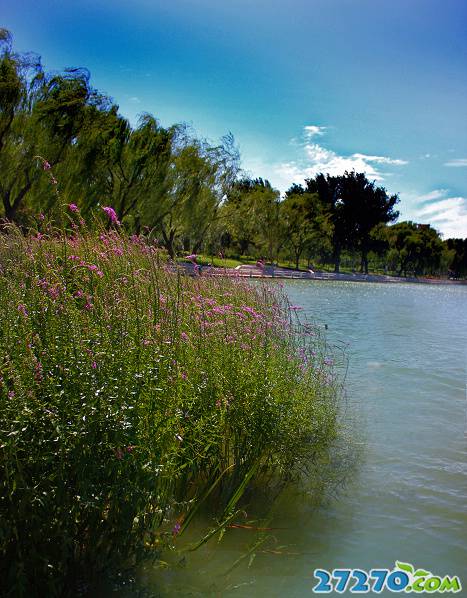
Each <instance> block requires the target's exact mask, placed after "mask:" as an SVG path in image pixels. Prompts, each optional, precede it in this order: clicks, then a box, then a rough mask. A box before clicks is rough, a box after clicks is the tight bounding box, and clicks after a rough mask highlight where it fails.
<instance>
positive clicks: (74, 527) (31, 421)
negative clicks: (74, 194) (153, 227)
mask: <svg viewBox="0 0 467 598" xmlns="http://www.w3.org/2000/svg"><path fill="white" fill-rule="evenodd" d="M73 217H75V215H73ZM0 309H1V321H0V516H1V520H0V580H1V581H0V583H1V584H3V587H2V592H3V593H4V594H5V595H8V596H35V595H37V596H58V595H64V594H70V595H73V594H74V593H75V592H76V587H77V584H78V583H79V582H80V580H82V579H84V578H89V577H92V575H93V574H97V573H99V571H102V570H103V569H105V568H107V567H110V566H111V564H113V563H132V562H134V561H135V560H136V559H138V558H139V557H140V556H141V555H142V554H143V553H144V552H145V551H147V550H155V549H156V550H157V549H158V548H161V547H164V546H167V545H169V544H170V543H171V542H173V539H174V538H175V537H176V535H177V534H178V533H181V532H182V531H183V529H184V527H185V526H186V524H187V523H188V522H189V520H190V519H191V517H192V515H193V513H194V511H195V510H196V508H197V506H198V505H199V504H200V502H201V501H203V500H204V499H205V498H206V497H207V496H208V495H210V496H211V497H212V496H214V495H215V497H216V501H217V502H218V504H219V509H220V510H221V511H222V510H224V516H225V517H228V518H229V521H230V520H232V517H233V513H234V512H235V508H236V505H237V503H238V501H239V499H240V497H241V495H242V494H243V492H244V491H245V490H246V489H247V488H249V487H251V485H253V484H255V483H256V484H267V483H268V481H269V480H274V481H276V482H277V480H280V481H287V480H291V479H296V478H297V477H299V476H300V475H302V473H303V471H304V470H306V469H307V468H309V467H310V466H311V467H313V466H314V467H315V468H317V467H319V464H320V462H321V461H322V460H325V459H326V454H327V450H328V447H329V446H331V445H332V443H333V441H334V439H335V437H336V427H337V424H336V408H337V407H336V396H337V393H336V387H335V384H334V383H333V379H332V376H331V374H330V371H329V369H330V368H329V366H328V364H327V362H326V359H325V355H324V354H323V346H322V344H321V343H320V342H318V343H316V342H314V341H313V339H314V337H313V336H312V335H313V330H306V329H302V330H301V331H300V333H298V331H297V329H296V326H295V325H294V323H293V312H291V310H290V309H289V306H288V304H287V301H286V299H285V297H284V296H283V295H282V294H281V293H280V291H278V289H277V288H276V289H272V288H268V287H265V286H259V285H258V286H254V287H252V286H249V285H248V284H247V283H245V282H244V281H242V280H233V279H230V278H219V277H204V276H201V277H188V276H182V275H181V274H180V273H179V272H177V271H176V269H175V268H174V266H172V265H170V264H169V263H168V262H167V260H166V258H165V256H164V254H163V253H162V252H161V251H159V250H158V249H157V248H155V247H153V246H151V245H149V244H147V243H146V242H145V240H144V239H143V238H141V237H130V238H128V237H126V236H125V235H124V234H120V233H119V232H117V231H116V230H107V231H102V232H101V233H86V232H83V233H79V232H77V227H76V226H75V232H74V233H73V234H71V235H70V234H68V235H67V234H63V233H62V234H59V233H56V232H54V231H53V230H52V229H50V228H49V232H48V234H42V235H41V234H38V235H35V236H27V237H25V236H23V235H22V234H21V232H20V231H19V230H18V229H15V228H14V227H11V228H7V229H5V230H4V231H3V234H1V235H0ZM310 341H311V342H310ZM184 517H185V518H186V519H185V520H184Z"/></svg>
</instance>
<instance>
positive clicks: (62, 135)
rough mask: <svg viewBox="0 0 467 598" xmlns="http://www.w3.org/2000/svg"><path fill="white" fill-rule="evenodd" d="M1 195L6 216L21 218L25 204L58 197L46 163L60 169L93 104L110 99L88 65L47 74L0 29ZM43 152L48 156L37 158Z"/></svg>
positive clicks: (47, 203)
mask: <svg viewBox="0 0 467 598" xmlns="http://www.w3.org/2000/svg"><path fill="white" fill-rule="evenodd" d="M0 48H1V54H0V170H1V172H2V178H1V182H0V197H1V202H2V206H3V211H4V216H5V217H6V218H7V219H8V220H17V221H18V220H22V219H23V218H24V216H23V215H22V214H21V212H22V211H23V212H24V208H25V206H26V205H28V206H29V208H31V207H32V206H34V204H35V202H34V201H29V202H27V201H26V200H27V199H28V197H30V196H33V197H35V198H38V201H37V202H36V203H37V204H38V206H36V207H39V209H42V208H43V207H44V206H45V207H46V208H48V209H49V208H50V207H51V206H53V204H54V203H55V202H56V200H57V197H58V196H57V193H56V192H55V191H56V186H55V188H54V189H53V188H52V187H51V185H50V181H52V182H54V185H56V184H57V181H56V179H55V178H45V177H44V176H42V174H43V173H42V168H41V167H42V165H46V166H47V168H53V169H56V168H57V167H59V166H60V165H61V164H63V163H64V162H65V161H66V159H67V157H69V155H70V154H71V152H72V149H73V145H74V144H75V143H76V140H77V137H78V135H79V133H80V131H81V130H82V128H83V126H84V123H85V113H86V109H87V107H89V106H94V107H96V108H97V107H100V106H106V105H107V99H106V98H105V96H102V95H101V94H99V93H97V92H96V91H95V90H93V89H92V88H91V87H90V85H89V73H88V72H87V71H86V70H84V69H68V70H66V71H65V72H64V73H61V74H56V75H53V76H49V75H46V74H45V73H44V71H43V69H42V65H41V61H40V58H39V57H37V56H36V55H34V54H15V53H13V51H12V48H11V36H10V34H9V33H8V32H6V31H5V30H0ZM37 156H42V157H43V158H44V160H38V159H37Z"/></svg>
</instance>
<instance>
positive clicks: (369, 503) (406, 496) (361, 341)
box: [113, 281, 467, 598]
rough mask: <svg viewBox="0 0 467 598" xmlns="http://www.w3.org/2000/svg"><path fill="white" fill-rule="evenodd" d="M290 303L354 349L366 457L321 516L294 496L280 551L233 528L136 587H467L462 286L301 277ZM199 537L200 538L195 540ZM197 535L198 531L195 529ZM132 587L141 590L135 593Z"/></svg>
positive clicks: (151, 590) (466, 316) (466, 359)
mask: <svg viewBox="0 0 467 598" xmlns="http://www.w3.org/2000/svg"><path fill="white" fill-rule="evenodd" d="M285 288H286V290H287V293H288V294H289V296H290V299H291V302H292V303H293V304H298V305H301V306H303V308H304V311H305V313H306V314H307V316H308V317H309V318H310V319H312V320H314V321H315V322H316V323H317V324H318V325H320V326H322V327H323V328H324V325H325V324H327V325H328V330H327V335H328V339H329V340H330V342H331V343H337V344H345V345H346V346H347V353H348V357H349V360H350V363H349V371H348V375H347V394H348V402H349V404H348V409H349V410H350V411H352V413H356V414H358V420H359V427H360V429H361V433H362V436H363V437H364V438H365V446H364V457H363V460H362V463H361V464H360V467H359V468H358V471H357V472H355V474H354V475H353V478H354V479H353V480H352V481H351V483H350V484H349V486H348V488H347V490H346V492H345V495H342V496H340V497H339V499H338V500H335V501H332V502H331V503H330V504H328V505H326V506H325V507H323V508H321V509H320V510H318V511H317V510H315V509H314V508H313V507H312V506H311V505H310V504H308V503H307V502H306V500H304V499H303V497H299V496H294V495H293V494H291V493H289V494H288V495H287V496H284V497H283V498H282V500H281V501H280V503H279V504H277V505H276V508H275V517H274V519H273V521H272V523H271V524H270V525H271V527H274V528H278V529H275V530H274V532H273V539H272V540H271V544H270V545H268V544H265V545H263V547H262V549H263V550H261V551H258V552H257V553H256V557H255V559H254V560H253V562H252V563H251V566H250V567H248V560H249V559H248V558H247V559H245V561H244V562H241V563H240V564H239V566H238V567H236V568H235V569H234V570H233V571H232V572H231V573H230V574H228V575H225V572H226V571H228V569H229V568H230V567H231V565H232V564H233V563H234V562H235V561H236V560H237V559H238V558H239V557H240V556H241V555H242V554H244V553H245V552H246V551H247V550H248V548H249V546H251V544H252V543H253V542H254V541H255V538H256V536H255V535H254V532H251V531H248V530H231V531H229V533H228V534H227V535H226V536H225V537H224V539H223V541H222V543H221V544H217V543H216V542H215V541H214V542H213V543H211V544H209V545H207V546H205V547H203V548H202V549H200V550H199V551H198V552H196V553H193V554H190V555H189V557H187V559H186V560H184V561H183V562H182V563H181V564H180V565H179V566H178V567H176V568H171V569H169V570H167V571H160V570H155V569H154V568H153V567H151V566H145V567H144V568H143V570H142V571H141V573H140V577H139V580H138V583H137V584H132V588H131V590H129V591H128V592H127V591H123V589H122V590H119V591H118V592H117V593H116V594H115V593H114V594H113V595H119V596H127V595H128V596H130V595H135V594H136V593H138V588H142V587H144V588H146V589H147V591H148V595H154V596H164V597H165V596H241V597H256V596H258V597H263V596H264V597H276V596H277V597H279V596H281V597H282V596H287V597H288V598H299V597H300V598H301V597H303V596H311V595H313V593H312V587H313V585H314V584H315V580H314V578H313V570H314V568H322V569H333V568H363V569H370V568H385V567H388V568H391V567H392V566H393V565H394V561H395V560H401V561H405V562H412V563H413V564H415V565H417V566H419V567H423V568H425V569H428V570H431V571H433V573H435V574H442V575H445V574H448V573H449V574H457V575H459V576H460V578H461V582H462V584H463V586H464V587H467V574H466V571H467V459H466V457H467V448H466V447H467V441H466V425H467V422H466V370H467V287H459V286H452V287H450V286H428V285H382V284H366V283H348V282H318V281H314V282H313V281H312V282H308V281H297V282H290V283H287V284H286V286H285ZM194 533H195V535H196V530H195V532H194ZM199 533H200V534H201V528H200V530H199ZM136 586H137V587H136Z"/></svg>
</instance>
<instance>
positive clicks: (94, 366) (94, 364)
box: [91, 361, 97, 370]
mask: <svg viewBox="0 0 467 598" xmlns="http://www.w3.org/2000/svg"><path fill="white" fill-rule="evenodd" d="M91 367H92V369H93V370H95V369H96V368H97V363H96V362H95V361H93V362H92V363H91Z"/></svg>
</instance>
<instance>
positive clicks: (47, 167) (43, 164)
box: [42, 160, 52, 170]
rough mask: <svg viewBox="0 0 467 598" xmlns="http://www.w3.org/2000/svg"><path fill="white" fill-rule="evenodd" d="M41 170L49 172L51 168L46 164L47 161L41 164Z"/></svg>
mask: <svg viewBox="0 0 467 598" xmlns="http://www.w3.org/2000/svg"><path fill="white" fill-rule="evenodd" d="M42 168H43V169H44V170H50V169H51V168H52V166H50V164H49V163H48V162H47V160H44V161H43V162H42Z"/></svg>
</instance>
